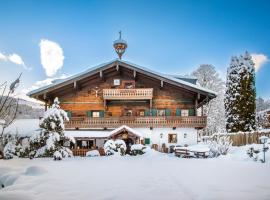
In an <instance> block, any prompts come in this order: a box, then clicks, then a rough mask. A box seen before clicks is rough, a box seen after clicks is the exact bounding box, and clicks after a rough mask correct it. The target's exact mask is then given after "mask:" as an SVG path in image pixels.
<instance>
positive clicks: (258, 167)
mask: <svg viewBox="0 0 270 200" xmlns="http://www.w3.org/2000/svg"><path fill="white" fill-rule="evenodd" d="M244 154H245V148H234V149H233V150H232V152H231V154H229V155H228V156H223V157H219V158H212V159H184V158H177V157H174V156H173V155H169V154H161V153H158V152H154V151H148V152H147V153H146V154H144V155H142V156H137V157H132V156H123V157H121V156H111V157H85V158H79V157H77V158H69V159H64V160H63V161H53V160H52V159H34V160H29V159H13V160H0V182H2V183H4V185H5V186H6V187H5V188H3V189H0V199H1V200H32V199H33V200H48V199H53V200H73V199H79V200H89V199H100V200H101V199H104V200H105V199H110V200H112V199H117V200H119V199H155V200H156V199H181V200H185V199H199V200H201V199H207V200H208V199H213V200H216V199H238V200H242V199H245V200H247V199H270V181H269V180H270V173H269V172H270V163H269V162H268V163H266V164H262V163H260V162H254V161H252V160H251V159H249V158H248V157H245V158H244V157H243V155H244ZM241 155H242V156H241Z"/></svg>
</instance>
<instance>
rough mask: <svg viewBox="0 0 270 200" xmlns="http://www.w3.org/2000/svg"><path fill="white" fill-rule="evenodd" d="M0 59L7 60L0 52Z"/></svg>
mask: <svg viewBox="0 0 270 200" xmlns="http://www.w3.org/2000/svg"><path fill="white" fill-rule="evenodd" d="M0 61H7V57H6V56H5V55H4V54H2V53H1V52H0Z"/></svg>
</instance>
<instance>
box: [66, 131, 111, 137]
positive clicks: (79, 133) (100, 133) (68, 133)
mask: <svg viewBox="0 0 270 200" xmlns="http://www.w3.org/2000/svg"><path fill="white" fill-rule="evenodd" d="M110 135H111V131H105V130H78V131H73V130H72V131H69V130H66V131H65V136H67V137H82V138H83V137H88V138H107V137H109V136H110Z"/></svg>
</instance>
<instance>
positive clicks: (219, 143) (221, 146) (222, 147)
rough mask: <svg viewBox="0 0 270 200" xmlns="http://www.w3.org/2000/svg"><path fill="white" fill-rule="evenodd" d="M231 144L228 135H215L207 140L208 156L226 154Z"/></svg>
mask: <svg viewBox="0 0 270 200" xmlns="http://www.w3.org/2000/svg"><path fill="white" fill-rule="evenodd" d="M231 146H232V140H231V139H230V137H229V136H216V137H215V138H214V139H213V140H212V141H210V142H209V148H210V156H212V157H218V156H219V155H226V154H227V153H228V151H229V149H230V148H231Z"/></svg>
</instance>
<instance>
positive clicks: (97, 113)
mask: <svg viewBox="0 0 270 200" xmlns="http://www.w3.org/2000/svg"><path fill="white" fill-rule="evenodd" d="M92 117H95V118H98V117H100V112H99V111H93V113H92Z"/></svg>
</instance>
